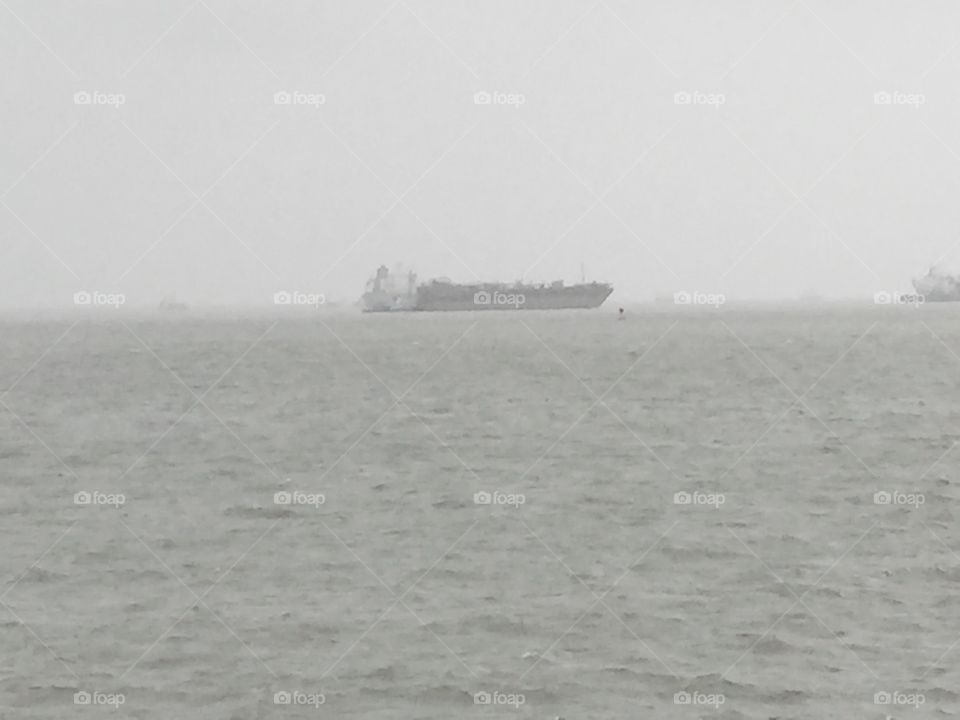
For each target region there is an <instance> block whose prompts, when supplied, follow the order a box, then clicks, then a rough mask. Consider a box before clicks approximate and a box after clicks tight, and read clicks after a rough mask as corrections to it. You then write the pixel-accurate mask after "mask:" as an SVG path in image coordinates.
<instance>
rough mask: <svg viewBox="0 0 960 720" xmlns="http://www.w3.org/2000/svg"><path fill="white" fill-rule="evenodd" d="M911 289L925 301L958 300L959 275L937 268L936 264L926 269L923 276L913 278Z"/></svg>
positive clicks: (959, 290)
mask: <svg viewBox="0 0 960 720" xmlns="http://www.w3.org/2000/svg"><path fill="white" fill-rule="evenodd" d="M913 289H914V290H916V291H917V292H918V293H919V294H920V295H922V296H923V299H924V300H926V301H927V302H957V301H960V277H958V276H957V275H950V274H949V273H946V272H944V271H942V270H938V269H937V267H936V266H934V267H931V268H930V269H929V270H927V274H926V275H924V276H923V277H919V278H914V279H913Z"/></svg>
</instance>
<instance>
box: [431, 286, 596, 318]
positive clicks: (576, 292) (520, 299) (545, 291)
mask: <svg viewBox="0 0 960 720" xmlns="http://www.w3.org/2000/svg"><path fill="white" fill-rule="evenodd" d="M612 292H613V288H612V287H610V286H609V285H601V284H594V285H572V286H570V287H563V288H537V287H525V286H517V287H509V288H507V287H504V288H498V289H486V288H484V287H479V286H478V287H471V286H456V285H452V286H447V287H442V286H441V287H436V286H430V285H427V286H423V287H421V288H419V289H418V291H417V299H416V302H415V304H414V308H413V309H414V310H418V311H427V312H444V311H490V310H502V311H515V310H574V309H584V310H586V309H590V308H596V307H600V305H602V304H603V302H604V300H606V299H607V297H609V296H610V293H612Z"/></svg>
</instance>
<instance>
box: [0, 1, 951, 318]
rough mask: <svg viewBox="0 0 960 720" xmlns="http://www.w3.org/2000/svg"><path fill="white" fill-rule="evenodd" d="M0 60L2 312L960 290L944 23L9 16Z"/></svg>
mask: <svg viewBox="0 0 960 720" xmlns="http://www.w3.org/2000/svg"><path fill="white" fill-rule="evenodd" d="M0 59H2V62H3V65H4V72H3V73H2V74H0V83H2V84H3V92H2V94H0V132H2V141H0V306H4V307H10V306H12V307H28V306H64V307H66V306H70V305H71V304H72V296H73V293H75V292H77V291H80V290H97V291H100V292H114V293H123V294H125V295H126V297H127V302H128V304H132V305H139V304H147V305H153V304H156V303H157V302H158V301H159V300H160V299H161V298H163V297H164V296H169V295H173V296H176V297H177V298H179V299H181V300H183V301H186V302H189V303H193V304H261V303H262V304H268V303H269V302H271V298H272V293H273V292H275V291H276V290H279V289H290V290H300V291H304V292H319V293H324V294H326V295H327V297H328V298H331V299H343V300H349V301H353V300H355V299H356V298H357V297H358V296H359V295H360V293H361V292H362V290H363V284H364V282H365V281H366V279H367V278H368V277H369V276H370V274H371V273H372V271H373V270H374V268H375V267H376V266H377V265H378V264H380V263H386V264H388V265H391V266H392V265H394V264H395V263H403V264H405V265H406V266H408V267H411V268H414V269H416V270H417V271H418V272H419V274H420V275H421V277H425V278H426V277H432V276H448V277H450V278H452V279H454V280H458V281H470V280H476V279H478V278H479V279H483V280H494V279H500V280H514V279H517V278H521V277H522V278H524V279H526V280H531V281H542V280H551V279H554V278H564V279H566V280H568V281H576V280H579V277H580V266H581V263H583V265H584V266H585V268H586V273H587V276H588V279H599V280H607V281H610V282H612V283H614V285H615V286H616V294H615V296H614V297H615V298H618V299H631V298H632V299H644V298H652V297H654V296H656V295H667V294H670V293H673V292H675V291H677V290H683V289H685V290H700V291H704V292H724V293H726V294H727V295H728V296H731V297H741V298H747V297H750V298H759V299H771V298H779V297H783V298H793V297H798V296H802V295H805V294H818V295H822V296H825V297H854V296H863V297H865V298H868V297H870V296H871V295H872V294H873V293H874V292H876V291H877V290H883V289H886V290H905V289H908V288H909V281H910V278H911V277H912V276H913V275H915V274H918V273H921V272H923V271H924V270H925V268H926V266H927V265H929V264H931V263H933V262H934V261H937V260H940V261H941V262H942V263H944V264H945V265H946V266H948V267H960V232H958V230H960V202H957V198H958V197H960V93H958V91H957V88H958V87H960V4H958V3H956V2H951V1H948V0H944V1H942V2H938V1H933V0H925V1H924V2H920V3H918V2H915V1H914V0H911V1H904V2H882V3H881V2H877V1H876V0H856V1H846V2H843V3H839V2H836V0H802V1H801V2H787V1H783V2H781V1H779V0H756V1H754V2H747V1H728V2H722V3H721V2H716V0H702V1H696V2H694V1H691V0H656V1H653V0H646V1H644V0H640V1H633V2H631V1H629V0H601V1H600V2H591V1H582V0H483V2H480V1H478V0H474V1H473V2H467V1H466V0H403V1H401V2H392V1H391V0H351V1H350V2H346V1H343V2H314V1H312V0H311V1H310V2H307V1H302V2H280V3H277V2H267V1H266V0H263V1H257V2H254V1H253V0H248V1H242V0H241V1H237V0H201V1H200V2H196V1H195V0H162V2H161V1H156V2H147V1H138V2H135V3H133V2H129V1H128V0H115V1H113V2H97V1H89V2H83V3H77V2H70V1H69V0H61V1H57V2H54V1H52V0H3V1H2V2H0ZM278 92H287V93H290V94H291V102H290V103H289V104H283V103H282V98H281V103H280V104H278V103H277V101H276V99H275V93H278ZM477 92H489V93H500V94H499V95H494V97H493V101H492V102H491V103H490V104H477V103H476V102H475V93H477ZM77 93H88V95H86V96H84V95H79V96H78V95H76V94H77ZM877 93H886V94H885V95H877ZM86 99H89V100H90V102H89V103H87V102H85V100H86Z"/></svg>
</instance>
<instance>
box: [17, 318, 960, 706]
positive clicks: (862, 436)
mask: <svg viewBox="0 0 960 720" xmlns="http://www.w3.org/2000/svg"><path fill="white" fill-rule="evenodd" d="M958 311H960V308H958V307H957V306H951V305H941V306H932V305H930V306H924V307H920V308H901V307H890V306H880V307H868V308H845V307H831V306H819V307H812V308H801V307H795V308H785V309H780V310H774V309H750V308H741V309H737V308H735V307H725V308H722V309H720V310H717V311H712V310H707V309H703V310H699V311H693V310H691V311H688V312H679V311H675V310H673V309H672V308H666V309H664V308H660V307H658V306H648V307H646V308H637V309H631V310H630V311H629V312H628V313H627V319H626V320H625V321H623V322H618V321H617V320H616V318H615V317H614V313H613V311H612V309H611V308H605V309H602V310H599V311H595V312H581V313H577V312H570V313H565V312H558V313H536V312H525V313H515V314H511V313H497V314H480V315H478V314H471V313H453V314H429V315H428V314H422V315H418V314H413V315H394V316H386V315H380V316H374V315H368V316H361V315H335V314H315V315H309V314H305V315H296V316H292V317H284V316H279V315H278V316H266V315H264V316H250V317H246V318H243V317H223V316H208V317H203V316H193V315H189V314H188V315H182V316H180V315H178V316H170V317H163V316H160V315H156V316H142V317H137V316H133V315H120V314H118V315H116V316H109V315H107V316H98V317H95V318H94V317H86V316H71V317H67V318H59V319H57V318H45V319H44V318H40V319H37V318H34V319H23V318H8V319H6V320H4V321H3V322H2V324H0V333H2V338H3V343H2V351H0V438H2V441H0V442H2V445H0V548H2V553H0V582H2V585H0V717H3V718H64V717H83V718H97V717H103V718H115V717H129V718H172V717H184V718H236V719H252V718H322V717H329V718H376V719H379V718H383V719H384V720H386V719H387V718H390V719H393V718H422V719H424V720H428V719H429V720H439V719H441V718H444V719H446V718H547V719H551V720H552V719H553V718H555V717H557V716H560V717H562V718H565V719H566V720H580V719H585V718H640V717H657V718H749V719H751V720H753V719H757V718H759V719H761V720H767V719H768V718H779V719H781V720H786V719H787V718H844V719H846V718H853V717H862V718H884V717H886V716H887V715H891V716H893V717H897V718H901V717H902V718H913V717H918V718H919V717H955V716H956V715H957V713H958V712H960V700H958V692H960V690H958V688H960V672H958V669H957V667H958V660H960V616H958V612H957V589H958V587H960V530H958V525H957V510H958V500H960V477H958V474H957V471H956V468H957V459H958V455H957V453H958V452H960V451H957V450H956V449H954V446H955V444H956V442H957V440H958V437H960V404H958V400H960V393H958V390H957V388H958V378H960V357H958V356H960V315H958ZM878 492H879V493H888V494H887V495H883V494H881V495H875V494H876V493H878ZM77 493H89V496H85V495H79V496H78V495H76V494H77ZM276 493H288V495H279V496H275V494H276ZM482 493H490V500H491V502H490V503H489V504H485V502H484V501H485V500H486V499H487V497H486V496H485V495H482ZM678 493H679V495H678ZM684 493H685V494H684ZM121 495H122V497H120V496H121ZM321 496H322V497H321ZM87 499H89V503H87V502H86V500H87ZM288 500H289V502H287V501H288ZM686 500H689V502H686ZM121 501H122V504H120V503H121ZM321 501H322V502H321ZM278 693H279V694H278ZM283 693H289V695H284V694H283ZM683 693H686V695H684V694H683ZM878 693H880V695H879V696H878V695H877V694H878ZM883 693H887V695H884V694H883ZM286 699H289V700H290V702H289V704H287V703H285V702H284V700H286ZM487 700H489V704H487V703H486V701H487ZM687 700H689V702H686V701H687ZM886 700H889V701H890V702H889V703H887V702H885V701H886Z"/></svg>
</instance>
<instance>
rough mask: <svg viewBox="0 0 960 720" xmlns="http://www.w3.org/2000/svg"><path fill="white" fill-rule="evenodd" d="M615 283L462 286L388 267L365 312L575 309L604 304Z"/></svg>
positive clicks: (367, 297)
mask: <svg viewBox="0 0 960 720" xmlns="http://www.w3.org/2000/svg"><path fill="white" fill-rule="evenodd" d="M612 292H613V287H612V286H611V285H608V284H607V283H596V282H594V283H580V284H579V285H569V286H566V285H564V284H563V281H560V280H558V281H556V282H554V283H551V284H549V285H529V284H524V283H514V284H513V285H507V284H505V283H482V284H481V283H477V284H473V285H458V284H455V283H452V282H450V281H449V280H446V279H439V280H432V281H430V282H428V283H423V284H420V285H417V284H416V276H415V275H414V274H413V273H408V274H407V276H406V281H405V282H404V281H403V280H402V279H401V280H400V281H399V282H398V281H397V279H396V276H395V275H391V274H390V272H389V271H388V270H387V268H386V266H380V268H379V269H378V270H377V274H376V276H375V277H374V278H373V279H371V280H370V282H368V283H367V292H366V293H364V295H363V306H364V312H457V311H460V312H463V311H478V310H480V311H483V310H501V311H503V310H573V309H589V308H596V307H600V305H602V304H603V301H604V300H606V299H607V298H608V297H609V296H610V293H612Z"/></svg>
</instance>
